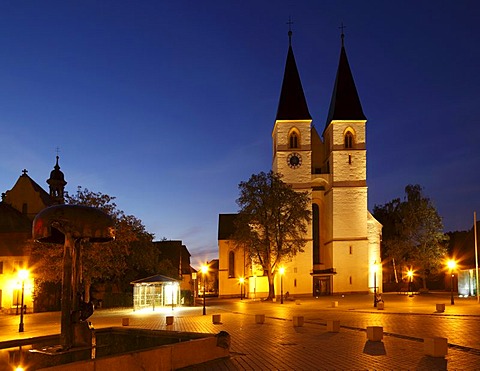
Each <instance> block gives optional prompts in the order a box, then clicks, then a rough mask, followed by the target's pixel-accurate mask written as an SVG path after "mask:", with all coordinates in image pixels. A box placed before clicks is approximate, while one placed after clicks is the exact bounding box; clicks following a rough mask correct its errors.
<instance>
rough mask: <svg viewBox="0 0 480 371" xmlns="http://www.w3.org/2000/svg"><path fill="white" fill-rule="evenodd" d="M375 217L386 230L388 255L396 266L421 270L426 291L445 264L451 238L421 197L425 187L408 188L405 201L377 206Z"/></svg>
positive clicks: (384, 241)
mask: <svg viewBox="0 0 480 371" xmlns="http://www.w3.org/2000/svg"><path fill="white" fill-rule="evenodd" d="M373 213H374V216H375V218H376V219H377V220H378V221H380V223H382V224H383V226H384V228H383V245H384V248H385V255H386V256H387V257H389V258H392V260H393V261H394V262H395V261H397V262H399V263H403V264H410V265H412V266H413V267H416V268H418V269H419V270H420V272H421V275H422V281H423V288H424V289H427V276H428V273H429V272H432V271H435V270H437V269H438V268H439V266H440V265H441V264H442V260H443V258H444V257H445V255H446V253H447V249H446V242H447V240H448V237H447V236H446V235H445V234H444V233H443V223H442V219H441V217H440V216H439V215H438V212H437V210H436V209H435V207H434V205H433V203H432V202H431V200H430V199H429V198H428V197H425V196H424V195H423V194H422V187H421V186H420V185H418V184H416V185H407V186H406V187H405V197H404V200H403V201H401V200H400V199H394V200H393V201H391V202H389V203H387V204H385V205H383V206H377V205H376V206H375V207H374V211H373ZM395 269H396V268H395ZM395 274H396V272H395Z"/></svg>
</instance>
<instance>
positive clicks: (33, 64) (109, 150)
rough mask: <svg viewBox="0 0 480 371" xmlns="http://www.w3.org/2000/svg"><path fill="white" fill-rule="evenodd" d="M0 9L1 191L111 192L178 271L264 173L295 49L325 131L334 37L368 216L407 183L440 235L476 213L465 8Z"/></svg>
mask: <svg viewBox="0 0 480 371" xmlns="http://www.w3.org/2000/svg"><path fill="white" fill-rule="evenodd" d="M272 3H273V2H270V1H236V2H234V1H225V0H223V1H181V0H180V1H124V0H115V1H81V2H66V1H48V0H47V1H42V2H38V1H8V2H2V3H1V4H0V47H1V50H2V52H1V57H0V141H1V146H0V190H1V191H2V192H4V191H6V190H8V189H10V188H11V187H12V186H13V184H14V183H15V181H16V180H17V178H18V176H20V175H21V170H22V169H23V168H27V169H28V170H29V175H30V176H31V177H32V178H34V179H35V180H36V181H37V182H38V183H39V184H40V185H42V186H43V187H44V188H47V184H46V183H45V180H46V179H47V177H48V175H49V173H50V171H51V169H52V168H53V165H54V164H55V155H56V151H55V149H56V147H59V148H60V166H61V168H62V171H64V173H65V176H66V180H67V181H68V185H67V190H68V191H69V192H70V193H72V192H75V191H76V189H77V186H79V185H81V186H82V187H86V188H89V189H90V190H92V191H96V192H102V193H106V194H109V195H111V196H116V197H117V200H116V202H117V204H118V207H119V208H120V209H122V210H124V211H125V212H126V213H127V214H133V215H135V216H137V217H138V218H140V219H141V220H142V221H143V222H144V224H145V225H146V227H147V229H148V230H149V231H150V232H152V233H154V234H155V235H156V236H157V238H162V237H166V238H168V239H181V240H183V241H184V243H185V244H186V245H187V247H188V249H189V250H190V252H191V253H192V255H193V256H192V263H193V264H194V265H196V264H198V262H200V261H202V260H205V259H206V258H208V259H211V258H213V257H215V256H216V255H217V254H216V251H217V222H218V214H219V213H230V212H236V211H237V205H236V203H235V200H236V198H237V197H238V187H237V186H238V183H239V182H240V181H242V180H247V179H248V178H249V177H250V175H251V174H253V173H258V172H260V171H268V170H269V169H270V167H271V153H272V151H271V146H272V144H271V131H272V128H273V123H274V118H275V113H276V110H277V103H278V98H279V94H280V86H281V83H282V77H283V68H284V64H285V58H286V53H287V48H288V37H287V31H288V27H287V25H286V22H287V21H288V18H289V17H291V18H292V20H293V22H294V24H293V48H294V53H295V57H296V61H297V65H298V68H299V71H300V76H301V79H302V82H303V87H304V90H305V95H306V98H307V102H308V105H309V109H310V113H311V114H312V116H313V118H314V124H315V125H316V126H317V127H319V128H321V129H323V127H324V125H325V120H326V115H327V111H328V105H329V103H330V96H331V93H332V87H333V83H334V79H335V73H336V67H337V63H338V58H339V53H340V30H339V26H340V24H341V23H342V22H343V23H344V24H345V26H346V29H345V34H346V38H345V45H346V50H347V54H348V57H349V61H350V65H351V68H352V71H353V75H354V78H355V81H356V85H357V89H358V92H359V95H360V99H361V102H362V105H363V109H364V112H365V114H366V116H367V118H368V122H367V150H368V152H367V156H368V157H367V159H368V179H367V182H368V186H369V206H370V209H372V208H373V206H374V205H375V204H383V203H385V202H388V201H390V200H392V199H393V198H396V197H402V196H403V189H404V187H405V186H406V185H407V184H413V183H418V184H420V185H422V186H423V187H424V191H425V194H426V195H427V196H429V197H430V198H431V199H432V200H433V202H434V204H435V205H436V207H437V209H438V211H439V213H440V215H441V216H442V217H443V220H444V224H445V231H450V230H464V229H469V228H470V227H471V226H472V222H473V221H472V219H473V211H474V210H475V209H476V210H477V211H480V207H479V203H480V202H479V200H480V197H479V196H478V195H479V193H480V172H479V170H478V167H479V164H480V147H479V144H478V143H479V139H480V123H479V117H480V93H479V88H480V74H479V72H478V71H479V56H480V50H479V45H480V23H479V22H478V17H479V16H480V5H479V3H478V2H477V1H455V2H450V1H448V2H447V1H401V2H390V1H369V2H363V1H317V0H311V1H286V0H283V1H275V2H274V4H275V5H272Z"/></svg>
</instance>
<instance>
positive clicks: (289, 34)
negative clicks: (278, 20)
mask: <svg viewBox="0 0 480 371" xmlns="http://www.w3.org/2000/svg"><path fill="white" fill-rule="evenodd" d="M287 24H288V45H289V46H292V24H293V21H292V18H291V17H288V22H287Z"/></svg>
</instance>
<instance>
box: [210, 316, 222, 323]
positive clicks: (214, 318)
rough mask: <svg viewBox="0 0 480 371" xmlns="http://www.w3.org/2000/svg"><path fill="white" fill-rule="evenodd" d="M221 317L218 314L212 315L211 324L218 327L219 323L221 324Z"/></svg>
mask: <svg viewBox="0 0 480 371" xmlns="http://www.w3.org/2000/svg"><path fill="white" fill-rule="evenodd" d="M221 318H222V316H221V315H220V314H213V315H212V322H213V324H215V325H218V324H219V323H222V319H221Z"/></svg>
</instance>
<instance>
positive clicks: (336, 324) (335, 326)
mask: <svg viewBox="0 0 480 371" xmlns="http://www.w3.org/2000/svg"><path fill="white" fill-rule="evenodd" d="M327 331H328V332H340V321H338V320H333V319H329V320H327Z"/></svg>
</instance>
